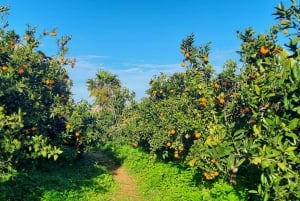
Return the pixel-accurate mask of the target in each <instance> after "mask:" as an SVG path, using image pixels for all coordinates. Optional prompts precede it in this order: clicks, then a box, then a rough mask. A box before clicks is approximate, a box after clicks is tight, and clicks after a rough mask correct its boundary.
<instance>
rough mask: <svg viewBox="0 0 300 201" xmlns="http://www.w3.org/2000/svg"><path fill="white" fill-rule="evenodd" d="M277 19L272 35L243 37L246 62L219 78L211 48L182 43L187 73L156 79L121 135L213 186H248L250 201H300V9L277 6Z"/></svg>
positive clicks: (228, 68) (247, 33) (242, 55)
mask: <svg viewBox="0 0 300 201" xmlns="http://www.w3.org/2000/svg"><path fill="white" fill-rule="evenodd" d="M275 15H276V16H277V19H278V20H279V24H278V25H274V26H272V27H271V28H270V32H269V33H265V34H262V33H259V34H255V32H254V30H253V29H252V28H248V29H246V30H245V31H244V32H238V33H237V36H238V38H240V39H241V41H242V43H241V49H240V50H239V51H238V53H239V55H240V61H241V62H242V65H241V66H240V68H238V65H237V64H236V63H235V62H234V61H232V60H228V61H227V62H226V63H225V64H224V69H223V71H222V72H221V73H218V74H216V73H215V72H214V68H213V66H212V65H211V63H210V61H209V53H210V51H209V50H210V43H207V44H205V45H202V46H200V47H196V46H195V45H194V35H193V34H192V35H190V36H188V37H187V38H186V39H185V40H183V42H182V44H181V46H180V48H181V53H182V54H183V62H182V64H181V67H185V68H186V71H184V72H180V73H175V74H173V75H166V74H163V73H162V74H160V75H159V76H155V77H154V78H153V79H152V80H151V81H150V88H149V89H148V90H147V93H148V95H149V97H147V98H144V99H143V100H142V101H141V102H140V103H139V104H138V105H136V106H135V107H134V110H129V113H128V119H129V121H128V122H126V125H124V126H123V127H121V128H120V133H121V135H122V136H126V137H127V138H128V139H129V141H130V142H131V143H132V144H133V145H134V146H137V145H140V146H141V147H144V149H145V150H146V151H148V152H149V154H150V157H153V156H156V157H159V158H163V159H165V160H172V161H178V162H179V163H185V164H188V165H190V166H191V167H192V168H193V169H196V170H198V171H199V172H200V173H201V174H203V177H204V178H205V179H206V180H207V181H208V182H215V181H218V180H223V179H226V180H228V182H229V183H231V184H232V185H243V186H245V187H246V188H249V189H251V191H250V192H251V193H252V194H253V195H252V198H251V199H264V200H269V199H271V200H295V199H299V198H300V194H299V192H300V189H299V164H300V163H299V162H300V161H299V136H298V135H299V128H300V122H299V117H300V111H299V108H300V105H299V95H300V91H299V89H300V79H299V78H300V65H299V56H298V55H299V49H298V41H299V24H298V23H299V20H300V18H299V6H298V5H296V2H294V1H292V5H291V7H290V8H288V9H287V8H285V7H284V5H283V4H279V5H278V7H276V12H275ZM281 31H282V32H284V34H286V35H287V37H288V38H289V41H290V42H289V44H286V45H284V46H282V45H280V44H279V43H278V35H279V34H280V33H281Z"/></svg>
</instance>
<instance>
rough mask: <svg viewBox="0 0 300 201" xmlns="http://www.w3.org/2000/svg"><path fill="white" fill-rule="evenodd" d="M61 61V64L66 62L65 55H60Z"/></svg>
mask: <svg viewBox="0 0 300 201" xmlns="http://www.w3.org/2000/svg"><path fill="white" fill-rule="evenodd" d="M59 62H60V63H61V64H63V63H65V57H64V56H60V57H59Z"/></svg>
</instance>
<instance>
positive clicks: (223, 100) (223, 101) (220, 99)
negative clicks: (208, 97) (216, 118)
mask: <svg viewBox="0 0 300 201" xmlns="http://www.w3.org/2000/svg"><path fill="white" fill-rule="evenodd" d="M219 103H220V104H221V105H223V104H224V103H225V99H224V98H223V97H220V98H219Z"/></svg>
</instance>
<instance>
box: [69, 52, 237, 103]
mask: <svg viewBox="0 0 300 201" xmlns="http://www.w3.org/2000/svg"><path fill="white" fill-rule="evenodd" d="M75 58H76V65H75V68H74V69H70V71H69V75H70V77H71V79H72V80H73V83H74V86H73V88H72V91H73V93H74V94H75V100H81V99H86V100H91V99H90V98H89V94H88V91H87V89H86V80H87V79H93V78H94V77H95V75H96V73H97V71H99V70H100V69H103V70H106V71H109V72H111V73H113V74H115V75H117V76H118V77H119V79H120V80H121V82H122V84H123V86H125V87H127V88H129V90H131V91H134V92H135V93H136V99H137V100H140V99H141V98H142V97H145V91H146V90H147V89H148V88H149V81H150V79H151V78H152V77H153V76H154V75H159V74H160V72H164V73H167V74H169V75H171V74H173V73H175V72H178V71H183V70H185V68H181V67H180V63H170V64H157V63H145V62H143V61H138V62H128V61H120V60H119V59H115V58H113V57H110V56H103V55H85V56H78V57H75ZM236 58H237V54H236V52H235V50H232V49H231V50H223V49H217V50H213V51H212V52H211V55H210V61H211V62H212V64H213V65H214V67H215V69H216V71H217V72H220V71H221V70H222V68H223V64H224V63H225V61H226V60H227V59H236Z"/></svg>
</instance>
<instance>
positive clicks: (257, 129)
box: [253, 124, 261, 135]
mask: <svg viewBox="0 0 300 201" xmlns="http://www.w3.org/2000/svg"><path fill="white" fill-rule="evenodd" d="M260 130H261V129H260V126H257V125H256V124H255V125H253V132H254V134H255V135H258V134H260Z"/></svg>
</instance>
